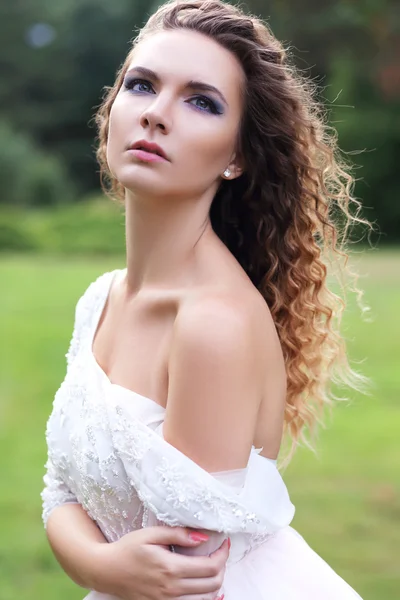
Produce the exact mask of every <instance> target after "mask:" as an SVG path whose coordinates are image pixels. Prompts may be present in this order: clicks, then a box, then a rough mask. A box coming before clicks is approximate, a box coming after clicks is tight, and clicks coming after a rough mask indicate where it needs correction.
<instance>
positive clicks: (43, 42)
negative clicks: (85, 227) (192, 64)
mask: <svg viewBox="0 0 400 600" xmlns="http://www.w3.org/2000/svg"><path fill="white" fill-rule="evenodd" d="M157 4H159V2H151V1H149V0H118V1H116V2H109V1H107V0H79V1H78V0H58V1H57V2H53V1H52V0H37V1H36V2H29V3H27V2H25V1H24V0H13V2H6V1H5V0H3V1H2V2H1V3H0V34H1V35H0V56H1V57H2V58H1V62H2V74H3V77H2V78H1V81H0V106H1V116H0V187H1V190H2V194H1V195H0V206H1V205H6V204H12V205H13V206H21V207H24V208H26V207H35V206H43V205H53V204H62V203H74V202H79V201H80V200H81V199H82V198H83V197H84V196H85V195H86V194H88V193H89V194H93V193H94V192H95V191H96V190H98V187H99V181H98V169H97V165H96V163H95V158H94V144H95V129H94V127H93V120H92V117H93V115H94V112H95V109H96V107H97V106H98V105H99V103H100V101H101V97H102V93H103V91H102V90H103V87H104V86H105V85H111V84H112V83H113V81H114V78H115V73H116V70H117V68H118V67H119V65H120V64H121V62H122V61H123V59H124V58H125V55H126V53H127V51H128V48H129V40H131V39H132V37H134V34H135V31H136V28H137V27H139V26H140V25H141V24H143V22H144V21H145V20H146V18H147V17H148V15H149V14H150V13H151V12H152V10H153V9H154V8H155V6H156V5H157ZM242 6H243V7H244V8H247V9H248V10H249V11H251V12H252V13H253V14H256V15H259V16H262V17H263V18H266V19H268V20H269V23H270V25H271V27H272V29H273V31H274V33H275V34H276V35H277V37H278V38H279V39H281V40H282V41H283V42H284V43H285V46H286V47H288V48H290V49H291V52H292V53H293V55H294V57H295V62H296V64H297V65H298V66H299V68H300V69H302V71H303V72H304V75H305V76H307V77H311V78H312V79H313V80H314V81H316V82H317V83H318V84H319V86H320V100H321V102H323V103H324V104H325V105H326V107H327V108H328V109H329V119H330V122H331V123H332V124H334V125H335V127H337V129H338V131H339V140H340V144H341V147H342V148H343V149H344V151H346V152H350V153H355V155H354V156H352V158H353V159H354V161H355V163H356V165H355V166H356V169H355V172H354V174H355V175H356V177H357V178H358V179H359V181H358V183H357V186H356V195H357V197H359V198H360V199H361V200H362V202H363V204H364V207H365V209H364V214H365V216H366V217H368V218H369V219H370V220H372V221H377V222H378V224H379V227H380V230H381V233H382V234H383V236H382V239H381V242H390V241H395V240H397V239H398V238H399V236H400V203H399V191H400V182H399V178H398V176H397V172H396V166H397V161H398V159H399V157H400V110H399V109H400V61H399V60H398V58H399V56H400V5H399V3H398V2H396V1H395V0H358V1H357V2H354V0H324V2H320V1H318V0H302V1H301V2H298V0H279V2H278V1H276V0H275V1H272V0H270V1H266V0H248V2H247V3H242ZM360 152H362V153H361V154H359V153H360ZM2 245H3V246H4V242H3V244H2Z"/></svg>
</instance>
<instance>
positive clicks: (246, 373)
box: [164, 287, 280, 471]
mask: <svg viewBox="0 0 400 600" xmlns="http://www.w3.org/2000/svg"><path fill="white" fill-rule="evenodd" d="M239 289H240V291H239V293H237V291H236V290H234V289H229V287H228V288H221V287H218V288H215V290H214V292H213V293H210V290H208V291H207V293H206V294H194V295H193V296H192V297H190V298H189V299H188V300H187V301H186V302H184V303H183V305H182V306H181V307H180V309H179V311H178V313H177V316H176V319H175V323H174V327H173V334H172V343H171V352H170V360H169V367H168V374H169V388H168V402H167V412H166V417H165V422H164V434H165V438H166V440H167V441H169V442H170V443H172V444H173V445H175V446H176V447H178V448H179V449H180V450H181V451H183V452H184V453H185V454H187V455H188V456H190V457H191V458H192V459H193V460H195V461H196V462H198V464H200V465H201V466H203V467H204V468H206V469H208V470H209V471H219V470H227V469H231V468H232V469H235V468H242V467H244V466H246V464H247V460H248V456H249V452H250V449H251V446H252V445H253V443H254V439H255V436H256V437H257V439H258V434H257V424H258V417H259V413H260V407H261V403H262V402H263V401H264V391H265V386H266V383H265V381H266V371H269V370H270V368H271V372H274V369H276V364H277V363H278V362H279V360H280V358H279V350H280V345H279V340H278V337H277V334H276V330H275V328H274V324H273V321H272V318H271V315H270V313H269V310H268V307H267V306H266V303H265V301H264V299H263V298H262V296H261V295H260V294H259V293H258V292H257V290H255V292H253V290H252V289H251V288H248V289H246V288H243V287H241V288H239ZM266 362H267V363H268V362H269V363H270V367H268V365H266ZM274 362H275V367H274V368H272V366H271V365H272V363H274ZM275 376H276V375H275V373H274V374H273V377H275ZM275 404H276V402H275ZM270 412H271V409H270ZM275 422H276V419H275ZM278 429H279V427H278ZM266 436H268V432H266ZM278 437H279V436H278ZM279 439H280V437H279ZM254 445H256V443H254ZM260 445H264V442H262V444H260ZM275 446H276V444H275V445H274V446H273V448H275ZM278 447H279V446H278Z"/></svg>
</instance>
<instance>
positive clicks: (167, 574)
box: [95, 525, 229, 600]
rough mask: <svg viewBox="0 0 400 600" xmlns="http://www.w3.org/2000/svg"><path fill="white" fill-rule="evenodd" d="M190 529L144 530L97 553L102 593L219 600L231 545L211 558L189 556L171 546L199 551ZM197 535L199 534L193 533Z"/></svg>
mask: <svg viewBox="0 0 400 600" xmlns="http://www.w3.org/2000/svg"><path fill="white" fill-rule="evenodd" d="M190 533H191V530H190V529H189V528H185V527H168V526H165V525H164V526H155V527H145V528H144V529H139V530H137V531H133V532H131V533H128V534H127V535H124V536H123V537H122V538H121V539H120V540H118V541H117V542H114V543H111V544H100V545H99V548H98V563H97V564H98V567H99V568H98V576H97V579H98V582H96V587H95V589H97V591H99V592H100V591H101V592H103V593H104V592H105V593H108V594H112V595H114V596H117V597H118V598H120V599H121V600H178V599H179V600H216V598H217V597H218V591H219V590H220V589H221V587H222V583H223V580H224V575H225V565H226V561H227V559H228V555H229V548H228V540H227V539H225V540H224V542H223V543H222V545H221V546H220V547H219V548H218V549H217V550H215V551H214V552H212V553H211V554H210V555H209V556H184V555H182V554H177V553H173V552H171V550H170V546H171V545H173V546H180V547H182V546H187V547H192V548H193V547H196V546H197V547H198V546H199V545H201V543H202V542H196V541H193V540H192V539H191V538H190V537H189V534H190ZM192 533H196V531H192Z"/></svg>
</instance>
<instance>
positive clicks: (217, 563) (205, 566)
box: [171, 540, 229, 579]
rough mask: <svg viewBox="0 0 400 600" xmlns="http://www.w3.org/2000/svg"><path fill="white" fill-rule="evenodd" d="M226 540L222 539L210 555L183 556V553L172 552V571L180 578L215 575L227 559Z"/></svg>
mask: <svg viewBox="0 0 400 600" xmlns="http://www.w3.org/2000/svg"><path fill="white" fill-rule="evenodd" d="M228 556H229V552H228V540H224V542H223V544H222V545H221V547H220V548H218V550H215V551H214V552H213V553H212V554H210V556H185V555H184V554H173V555H171V560H173V563H172V564H173V566H174V572H175V574H176V576H177V577H180V578H182V579H186V578H187V579H189V578H204V577H215V576H216V575H217V574H218V573H219V572H220V571H221V570H222V569H225V565H226V561H227V560H228Z"/></svg>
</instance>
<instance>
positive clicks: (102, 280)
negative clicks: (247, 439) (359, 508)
mask: <svg viewBox="0 0 400 600" xmlns="http://www.w3.org/2000/svg"><path fill="white" fill-rule="evenodd" d="M118 272H119V270H115V271H112V272H107V273H104V274H103V275H101V276H100V277H98V278H97V279H96V281H94V282H93V283H91V284H90V286H89V287H88V289H87V290H86V291H85V293H84V294H83V295H82V296H81V298H80V299H79V300H78V303H77V305H76V310H75V323H74V330H73V334H72V339H71V342H70V346H69V350H68V352H67V354H66V357H67V371H66V375H65V378H64V381H63V382H62V383H61V386H60V388H59V389H58V390H57V392H56V394H55V397H54V402H53V409H52V412H51V415H50V417H49V419H48V422H47V427H46V440H47V446H48V459H47V462H46V465H45V468H46V473H45V475H44V478H43V480H44V483H45V487H44V489H43V491H42V494H41V496H42V500H43V514H42V516H43V522H44V524H45V526H46V524H47V519H48V517H49V514H50V512H51V511H52V510H53V509H54V508H55V507H56V506H59V505H60V504H64V503H67V502H77V503H79V504H81V505H82V506H83V508H84V509H85V510H86V511H87V513H88V514H89V516H90V517H91V518H92V519H93V520H94V521H95V522H96V523H97V525H98V526H99V528H100V529H101V531H102V532H103V534H104V536H105V537H106V538H107V540H108V541H109V542H113V541H116V540H118V539H119V538H120V537H121V536H123V535H125V534H127V533H129V532H131V531H133V530H135V529H138V528H141V527H146V526H148V525H151V524H155V523H163V524H166V525H170V526H176V525H181V526H188V527H194V528H201V529H210V530H212V531H215V532H223V533H225V534H229V535H230V537H231V541H232V547H231V552H230V557H229V559H228V562H229V561H230V562H235V561H237V560H240V559H241V558H242V557H243V556H244V555H245V554H246V553H248V552H249V551H250V550H251V549H252V548H254V547H255V546H257V545H259V544H261V543H263V541H264V540H266V539H267V538H268V537H269V536H271V535H273V534H274V532H276V531H278V530H279V529H281V528H283V527H285V526H286V525H288V524H289V523H290V522H291V520H292V518H293V515H294V506H293V504H292V503H291V502H290V499H289V496H288V493H287V490H286V486H285V484H284V482H283V480H282V478H281V476H280V474H279V472H278V470H277V468H276V464H275V461H272V460H269V459H267V458H264V457H263V456H261V455H260V454H259V452H260V450H261V449H256V448H254V447H253V448H252V451H251V453H250V456H249V461H248V465H247V467H246V469H238V470H235V471H225V472H219V473H208V472H206V471H205V470H204V469H202V468H201V467H200V466H199V465H197V464H196V463H195V462H194V461H192V460H191V459H190V458H188V457H187V456H185V455H184V454H183V453H181V452H180V451H179V450H177V449H176V448H175V447H174V446H172V445H171V444H169V443H168V442H166V441H165V440H164V438H163V421H164V416H165V410H166V409H164V408H163V407H162V406H160V405H159V404H158V403H156V402H155V401H153V400H151V399H150V398H146V397H145V396H142V395H140V394H137V393H135V392H132V391H131V390H128V389H126V388H123V387H121V386H119V385H116V384H112V383H111V382H110V381H109V379H108V378H107V376H106V374H105V373H104V371H102V369H101V368H100V366H99V365H98V363H97V362H96V360H95V358H94V356H93V353H92V340H93V336H94V332H95V330H96V328H97V325H98V322H99V319H100V316H101V313H102V310H103V308H104V305H105V303H106V300H107V297H108V293H109V290H110V288H111V284H112V281H113V278H114V277H115V276H116V275H117V274H118Z"/></svg>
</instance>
